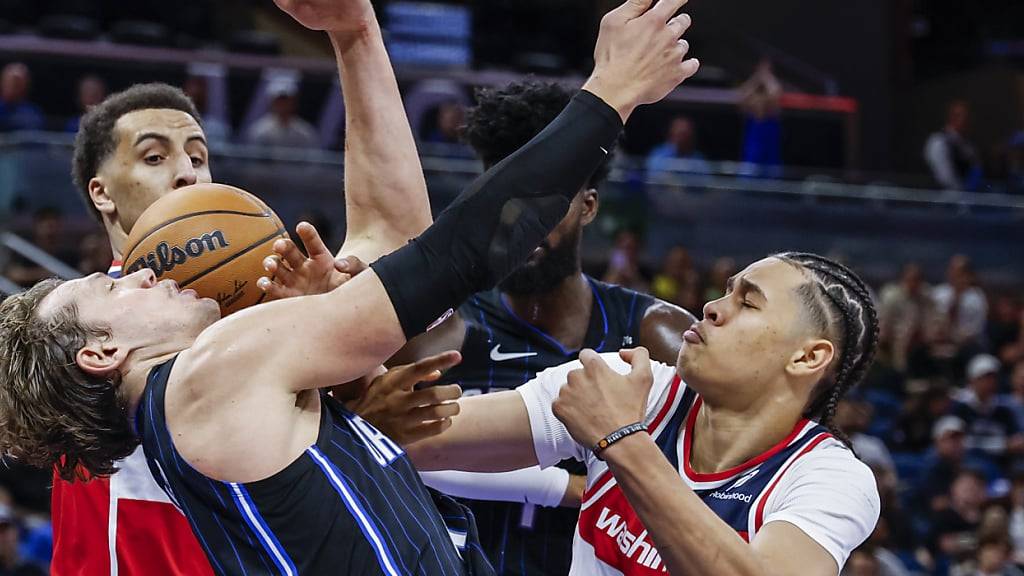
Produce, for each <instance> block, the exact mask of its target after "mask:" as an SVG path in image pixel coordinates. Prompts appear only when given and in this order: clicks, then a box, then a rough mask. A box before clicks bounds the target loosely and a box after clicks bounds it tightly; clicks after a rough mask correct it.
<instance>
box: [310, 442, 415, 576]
mask: <svg viewBox="0 0 1024 576" xmlns="http://www.w3.org/2000/svg"><path fill="white" fill-rule="evenodd" d="M306 452H308V453H309V455H310V456H312V457H313V461H314V462H316V464H317V466H319V467H320V469H321V470H323V472H324V474H325V475H326V476H327V479H328V480H329V481H330V483H331V485H332V486H334V489H335V490H336V491H337V492H338V494H339V495H340V496H341V499H342V502H344V503H345V507H346V508H348V510H349V512H350V513H351V514H352V516H353V517H354V518H355V519H356V523H357V524H358V525H359V528H360V529H361V530H362V531H363V534H364V535H365V536H366V539H367V540H369V541H370V545H371V547H372V548H373V551H374V553H375V554H376V555H377V561H378V562H380V567H381V569H382V570H384V572H385V573H386V574H389V575H393V576H398V569H397V568H396V567H395V561H394V559H393V558H392V557H391V551H390V550H388V549H387V547H386V546H385V545H384V540H383V538H381V535H380V532H379V531H378V530H377V527H376V526H374V525H373V522H372V521H371V520H370V518H368V517H367V515H366V513H365V512H364V511H363V508H362V506H361V505H360V504H359V502H358V501H357V500H356V498H355V496H354V495H353V494H352V490H350V489H349V487H348V486H346V484H345V481H344V480H343V479H342V478H341V474H340V473H339V472H338V470H337V469H336V468H335V467H334V464H332V463H331V461H330V460H328V459H327V458H326V457H325V456H324V455H323V452H321V451H320V449H319V448H317V447H316V446H310V447H309V449H308V450H306Z"/></svg>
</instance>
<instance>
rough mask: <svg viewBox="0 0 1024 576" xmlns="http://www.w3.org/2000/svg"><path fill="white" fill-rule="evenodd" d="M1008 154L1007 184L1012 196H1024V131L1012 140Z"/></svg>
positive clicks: (1020, 131) (1015, 135)
mask: <svg viewBox="0 0 1024 576" xmlns="http://www.w3.org/2000/svg"><path fill="white" fill-rule="evenodd" d="M1009 144H1010V145H1009V146H1008V148H1007V154H1006V171H1007V183H1006V189H1007V191H1008V192H1009V193H1010V194H1024V130H1019V131H1017V133H1016V134H1014V135H1013V137H1012V138H1010V143H1009Z"/></svg>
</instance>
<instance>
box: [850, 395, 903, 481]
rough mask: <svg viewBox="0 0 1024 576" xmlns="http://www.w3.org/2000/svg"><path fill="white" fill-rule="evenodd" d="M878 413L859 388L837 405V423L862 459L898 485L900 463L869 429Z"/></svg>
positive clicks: (884, 477)
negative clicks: (858, 391) (897, 470)
mask: <svg viewBox="0 0 1024 576" xmlns="http://www.w3.org/2000/svg"><path fill="white" fill-rule="evenodd" d="M873 416H874V407H873V406H872V405H871V402H868V401H867V400H866V399H865V398H864V397H863V396H861V395H860V394H859V393H857V392H852V393H850V394H847V395H846V396H845V397H844V398H843V399H842V400H841V401H840V402H839V407H838V408H837V409H836V415H835V423H836V426H837V427H838V428H839V429H840V430H842V431H843V432H846V435H847V437H848V438H849V439H850V443H851V444H852V445H853V451H854V452H855V453H856V454H857V457H858V458H860V459H861V461H862V462H864V463H865V464H867V465H868V466H869V467H871V469H872V470H875V471H876V472H875V473H876V476H882V479H883V480H885V482H887V483H890V482H891V483H892V484H893V485H895V484H896V483H897V481H898V478H897V474H896V464H895V463H894V462H893V459H892V454H891V453H890V452H889V449H888V448H887V447H886V446H885V442H883V441H882V440H881V438H878V437H876V436H872V435H870V434H868V433H867V431H868V428H869V427H870V426H871V419H872V418H873Z"/></svg>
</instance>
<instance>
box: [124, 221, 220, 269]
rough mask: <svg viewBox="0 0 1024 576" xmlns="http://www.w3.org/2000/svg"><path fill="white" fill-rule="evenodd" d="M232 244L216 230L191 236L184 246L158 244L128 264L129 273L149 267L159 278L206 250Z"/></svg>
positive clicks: (165, 243) (209, 250)
mask: <svg viewBox="0 0 1024 576" xmlns="http://www.w3.org/2000/svg"><path fill="white" fill-rule="evenodd" d="M229 245H230V244H228V241H227V240H226V239H225V238H224V233H223V232H221V231H220V230H214V231H213V232H208V233H206V234H203V235H202V236H200V237H198V238H189V239H188V240H187V241H186V242H185V244H184V245H183V246H170V245H168V244H167V242H161V243H159V244H157V245H156V249H155V250H154V251H153V252H150V253H149V254H146V255H145V256H143V257H140V258H138V259H136V260H135V261H134V262H132V263H131V265H130V266H128V269H127V273H128V274H131V273H132V272H136V271H138V270H141V269H143V268H149V269H150V270H152V271H153V272H154V273H155V274H156V275H157V278H159V277H160V276H163V274H164V273H165V272H170V271H171V270H174V267H175V266H180V265H182V264H184V263H185V262H188V261H189V260H190V259H192V258H198V257H200V256H202V255H203V254H204V253H206V252H214V251H216V250H219V249H221V248H227V247H228V246H229Z"/></svg>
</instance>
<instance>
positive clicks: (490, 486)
mask: <svg viewBox="0 0 1024 576" xmlns="http://www.w3.org/2000/svg"><path fill="white" fill-rule="evenodd" d="M420 476H421V477H422V478H423V483H424V484H426V485H427V486H430V487H431V488H433V489H435V490H440V491H441V492H444V493H445V494H448V495H449V496H458V497H459V498H471V499H473V500H492V501H498V502H518V503H521V504H537V505H539V506H547V507H549V508H550V507H555V506H559V505H560V504H561V503H562V501H563V500H564V499H565V493H566V489H567V488H568V487H569V473H568V472H567V471H565V470H563V469H561V468H546V469H543V470H542V469H540V468H538V467H536V466H534V467H532V468H524V469H522V470H513V471H511V472H500V473H489V474H488V473H479V472H458V471H454V470H445V471H436V472H421V473H420Z"/></svg>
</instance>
